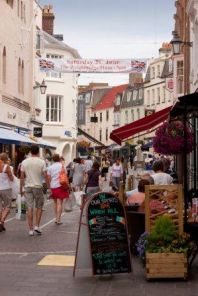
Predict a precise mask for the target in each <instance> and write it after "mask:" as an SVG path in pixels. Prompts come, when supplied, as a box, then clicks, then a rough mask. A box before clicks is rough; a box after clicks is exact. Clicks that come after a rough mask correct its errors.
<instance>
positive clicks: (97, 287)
mask: <svg viewBox="0 0 198 296" xmlns="http://www.w3.org/2000/svg"><path fill="white" fill-rule="evenodd" d="M14 212H15V209H12V214H11V215H10V216H9V219H8V222H7V223H6V225H7V231H6V232H3V233H1V234H0V266H1V276H0V287H1V289H0V295H1V296H22V295H23V296H41V295H42V296H54V295H57V296H63V295H64V296H65V295H68V296H77V295H81V296H87V295H90V296H92V295H94V296H100V295H107V296H110V295H111V296H121V295H124V296H128V295H133V296H136V295H142V296H149V295H156V296H158V295H160V296H165V295H171V296H184V295H185V296H186V295H187V296H196V295H197V289H198V282H197V280H198V261H195V263H194V265H193V270H192V271H193V276H192V277H190V280H189V281H188V282H186V281H183V280H168V281H159V280H158V281H150V282H148V281H146V279H145V273H144V269H143V268H142V266H141V264H140V262H139V260H138V259H137V258H134V257H133V258H132V265H133V273H132V274H119V275H113V277H109V276H104V277H94V276H91V275H88V274H85V275H83V276H82V275H81V276H76V277H75V278H74V277H73V267H57V266H38V263H39V262H40V260H41V259H43V258H44V257H45V256H47V255H68V256H74V255H75V246H76V241H77V231H78V222H79V214H80V210H79V208H78V207H76V208H75V209H74V210H73V211H72V212H67V213H64V214H63V217H62V221H63V224H62V225H60V226H57V225H55V223H54V219H53V208H52V202H51V201H47V203H46V205H45V211H44V213H43V219H42V227H41V228H42V231H43V234H42V236H36V235H35V236H33V237H29V236H28V232H27V228H26V221H18V220H16V219H15V213H14Z"/></svg>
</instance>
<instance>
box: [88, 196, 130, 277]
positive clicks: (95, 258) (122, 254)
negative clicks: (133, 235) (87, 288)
mask: <svg viewBox="0 0 198 296" xmlns="http://www.w3.org/2000/svg"><path fill="white" fill-rule="evenodd" d="M87 215H88V228H89V236H90V245H91V257H92V266H93V274H95V275H103V274H113V273H126V272H127V273H128V272H131V257H130V253H129V244H128V237H127V228H126V217H125V212H124V208H123V206H122V204H121V202H120V201H119V199H118V198H117V197H115V196H114V195H113V194H111V193H104V192H101V193H98V194H95V195H94V196H92V198H91V199H90V200H89V204H88V207H87Z"/></svg>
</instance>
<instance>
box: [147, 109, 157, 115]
mask: <svg viewBox="0 0 198 296" xmlns="http://www.w3.org/2000/svg"><path fill="white" fill-rule="evenodd" d="M153 113H155V110H153V109H146V110H145V116H149V115H152V114H153Z"/></svg>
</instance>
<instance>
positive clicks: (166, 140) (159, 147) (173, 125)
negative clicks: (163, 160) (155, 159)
mask: <svg viewBox="0 0 198 296" xmlns="http://www.w3.org/2000/svg"><path fill="white" fill-rule="evenodd" d="M185 142H186V143H185ZM185 144H186V152H187V153H189V152H191V151H192V149H193V134H192V131H191V130H190V128H188V127H186V141H185V139H184V124H183V122H181V121H179V120H178V121H172V122H167V121H165V122H164V123H163V124H162V125H161V126H160V127H159V128H158V129H157V130H156V133H155V137H154V139H153V148H154V150H155V152H157V153H160V154H164V155H176V154H180V153H181V152H182V151H183V150H184V145H185Z"/></svg>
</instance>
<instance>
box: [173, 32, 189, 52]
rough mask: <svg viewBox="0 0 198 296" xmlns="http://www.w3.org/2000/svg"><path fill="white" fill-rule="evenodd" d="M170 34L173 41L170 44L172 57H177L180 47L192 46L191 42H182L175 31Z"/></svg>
mask: <svg viewBox="0 0 198 296" xmlns="http://www.w3.org/2000/svg"><path fill="white" fill-rule="evenodd" d="M172 34H173V39H172V40H171V42H170V44H172V47H173V54H174V55H177V54H180V53H181V46H182V45H188V46H190V47H191V46H192V42H190V41H182V40H181V39H180V38H179V35H178V33H177V32H176V31H173V32H172Z"/></svg>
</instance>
